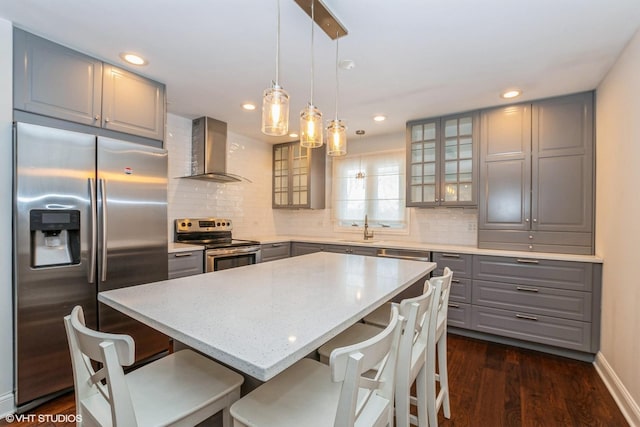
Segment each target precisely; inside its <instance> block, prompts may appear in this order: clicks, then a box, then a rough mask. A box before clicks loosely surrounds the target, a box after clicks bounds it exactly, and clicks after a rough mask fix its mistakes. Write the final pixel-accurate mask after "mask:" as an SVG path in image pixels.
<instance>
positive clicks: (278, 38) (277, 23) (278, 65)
mask: <svg viewBox="0 0 640 427" xmlns="http://www.w3.org/2000/svg"><path fill="white" fill-rule="evenodd" d="M277 5H278V7H277V9H278V19H277V21H276V26H277V30H276V81H275V83H276V86H279V85H280V84H279V83H278V82H279V78H280V0H277Z"/></svg>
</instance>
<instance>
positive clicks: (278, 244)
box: [271, 243, 282, 248]
mask: <svg viewBox="0 0 640 427" xmlns="http://www.w3.org/2000/svg"><path fill="white" fill-rule="evenodd" d="M280 246H282V243H272V244H271V247H272V248H279V247H280Z"/></svg>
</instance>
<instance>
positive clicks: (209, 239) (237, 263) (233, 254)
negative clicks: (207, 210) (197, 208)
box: [175, 218, 260, 273]
mask: <svg viewBox="0 0 640 427" xmlns="http://www.w3.org/2000/svg"><path fill="white" fill-rule="evenodd" d="M232 229H233V225H232V222H231V220H230V219H225V218H179V219H176V227H175V242H177V243H191V244H194V245H203V246H204V247H205V248H206V249H205V253H204V255H205V257H204V270H205V272H207V273H208V272H210V271H219V270H226V269H228V268H234V267H241V266H243V265H250V264H256V263H258V262H260V242H256V241H253V240H237V239H234V238H233V237H232V236H231V230H232Z"/></svg>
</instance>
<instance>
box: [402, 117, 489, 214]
mask: <svg viewBox="0 0 640 427" xmlns="http://www.w3.org/2000/svg"><path fill="white" fill-rule="evenodd" d="M477 135H478V114H477V113H468V114H461V115H456V116H449V117H442V118H434V119H425V120H417V121H413V122H409V123H407V164H408V166H409V167H408V168H407V169H408V170H409V174H408V176H407V206H414V207H430V206H475V205H477V198H476V192H477V188H476V187H477V175H478V171H477V167H478V166H477V145H478V137H477Z"/></svg>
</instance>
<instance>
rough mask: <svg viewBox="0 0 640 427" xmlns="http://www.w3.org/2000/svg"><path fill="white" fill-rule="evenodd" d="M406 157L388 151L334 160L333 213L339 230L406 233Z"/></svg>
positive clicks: (399, 152) (398, 152) (402, 154)
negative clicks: (366, 225)
mask: <svg viewBox="0 0 640 427" xmlns="http://www.w3.org/2000/svg"><path fill="white" fill-rule="evenodd" d="M404 165H405V153H404V151H402V150H399V151H385V152H381V153H375V154H365V155H360V156H348V157H344V158H334V159H333V191H332V194H333V212H334V219H335V220H336V223H337V225H338V226H339V227H354V226H357V227H360V226H362V225H363V224H364V216H365V215H367V216H368V218H369V226H370V227H375V228H389V229H404V228H406V227H407V223H406V209H405V175H404V167H405V166H404Z"/></svg>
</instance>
